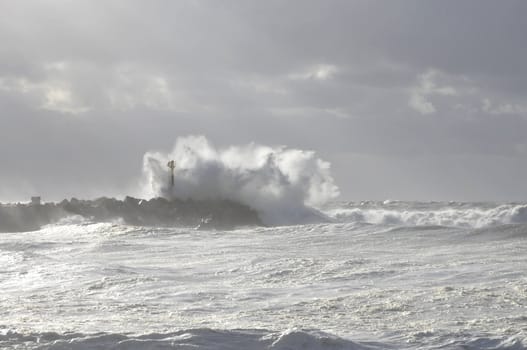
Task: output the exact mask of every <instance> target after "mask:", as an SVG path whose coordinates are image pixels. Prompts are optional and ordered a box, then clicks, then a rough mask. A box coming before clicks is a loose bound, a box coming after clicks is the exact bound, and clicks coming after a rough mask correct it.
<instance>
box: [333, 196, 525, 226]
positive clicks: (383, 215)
mask: <svg viewBox="0 0 527 350" xmlns="http://www.w3.org/2000/svg"><path fill="white" fill-rule="evenodd" d="M327 214H328V215H329V216H331V217H333V218H335V219H336V220H338V221H341V222H360V223H369V224H385V225H400V226H453V227H473V228H481V227H489V226H496V225H504V224H521V223H527V204H501V205H493V206H492V205H486V206H483V205H478V204H472V203H448V204H447V203H434V204H430V203H417V202H413V203H412V202H398V203H397V205H393V202H389V203H386V202H383V203H382V204H378V205H367V203H366V205H364V203H362V204H359V205H345V206H344V207H342V208H335V209H332V210H329V211H328V212H327Z"/></svg>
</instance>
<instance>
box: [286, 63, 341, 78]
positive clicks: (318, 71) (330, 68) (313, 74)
mask: <svg viewBox="0 0 527 350" xmlns="http://www.w3.org/2000/svg"><path fill="white" fill-rule="evenodd" d="M337 72H338V68H337V66H335V65H332V64H317V65H313V66H309V67H307V68H305V69H303V70H301V71H299V72H295V73H291V74H289V78H290V79H292V80H319V81H323V80H329V79H332V78H333V77H334V76H335V74H337Z"/></svg>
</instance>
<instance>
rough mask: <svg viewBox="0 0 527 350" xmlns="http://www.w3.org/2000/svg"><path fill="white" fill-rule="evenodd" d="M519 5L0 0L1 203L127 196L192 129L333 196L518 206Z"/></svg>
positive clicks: (525, 24) (522, 138)
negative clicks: (326, 187) (316, 161)
mask: <svg viewBox="0 0 527 350" xmlns="http://www.w3.org/2000/svg"><path fill="white" fill-rule="evenodd" d="M526 17H527V1H524V0H517V1H516V0H503V1H491V0H463V1H459V0H442V1H426V0H424V1H423V0H405V1H401V0H389V1H388V0H384V1H379V0H342V1H339V0H319V1H313V0H288V1H276V0H266V1H246V0H237V1H233V0H225V1H216V0H209V1H194V0H186V1H168V0H163V1H162V0H148V1H138V0H105V1H92V0H34V1H32V0H28V1H13V0H0V200H2V201H12V200H24V199H27V198H28V197H29V196H31V195H41V196H42V197H43V199H51V200H59V199H61V198H65V197H72V196H75V197H79V198H94V197H98V196H101V195H109V196H124V195H126V194H128V193H130V194H133V193H135V190H136V189H135V187H136V186H137V184H138V178H139V177H140V175H141V166H142V157H143V154H144V153H145V152H147V151H150V150H165V151H168V150H170V149H171V148H172V146H173V145H174V143H175V141H176V139H177V138H178V137H181V136H187V135H204V136H206V137H207V138H208V139H209V140H210V141H211V142H212V143H213V144H215V145H217V146H219V147H227V146H229V145H233V144H234V145H238V144H247V143H250V142H256V143H259V144H265V145H286V146H288V147H291V148H298V149H306V150H313V151H315V152H316V153H317V154H318V156H319V157H321V158H322V159H324V160H327V161H329V162H330V163H331V171H332V174H333V177H334V178H335V181H336V183H337V184H338V186H339V188H340V192H341V199H345V200H383V199H401V200H460V201H525V200H526V198H527V181H526V179H527V64H526V62H527V36H526V33H527V21H526V20H525V18H526Z"/></svg>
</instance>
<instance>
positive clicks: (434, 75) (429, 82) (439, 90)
mask: <svg viewBox="0 0 527 350" xmlns="http://www.w3.org/2000/svg"><path fill="white" fill-rule="evenodd" d="M440 75H441V73H440V72H439V71H437V70H433V69H429V70H427V71H426V72H424V73H423V74H420V75H419V77H418V79H417V80H418V84H417V85H415V86H413V87H412V88H411V89H410V99H409V101H408V105H409V106H410V107H411V108H413V109H414V110H416V111H417V112H419V113H421V114H432V113H435V112H436V111H437V109H436V107H435V106H434V105H433V104H432V102H431V101H430V98H432V97H433V96H435V95H442V96H455V95H457V91H456V89H454V88H453V87H452V86H449V85H438V82H437V79H438V77H439V76H440Z"/></svg>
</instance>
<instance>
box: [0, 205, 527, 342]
mask: <svg viewBox="0 0 527 350" xmlns="http://www.w3.org/2000/svg"><path fill="white" fill-rule="evenodd" d="M323 210H324V212H325V213H326V214H327V215H328V216H329V217H330V218H332V222H330V223H320V224H306V225H295V226H281V227H269V228H244V229H239V230H234V231H206V230H205V231H204V230H193V229H178V228H173V229H172V228H145V227H137V226H127V225H122V224H118V223H90V222H86V221H79V222H77V221H75V220H71V221H69V222H62V223H61V224H59V225H52V226H47V227H44V228H43V229H41V230H39V231H34V232H26V233H4V234H0V348H1V349H283V350H286V349H515V350H516V349H525V348H526V347H527V271H526V270H527V254H526V253H527V224H526V222H527V205H524V204H499V203H496V204H488V203H487V204H484V203H408V202H388V201H387V202H363V203H343V202H340V203H332V204H331V205H329V206H327V207H326V208H324V209H323Z"/></svg>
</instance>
